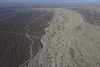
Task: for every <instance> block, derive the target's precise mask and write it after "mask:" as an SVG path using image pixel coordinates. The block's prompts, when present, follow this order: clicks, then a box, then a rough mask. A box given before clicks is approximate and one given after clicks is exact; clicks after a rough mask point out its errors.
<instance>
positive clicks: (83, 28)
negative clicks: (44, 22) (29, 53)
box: [28, 8, 100, 67]
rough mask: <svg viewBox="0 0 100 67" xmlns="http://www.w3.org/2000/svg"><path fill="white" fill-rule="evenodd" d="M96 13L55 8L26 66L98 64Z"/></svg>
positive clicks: (95, 66) (91, 66) (99, 40)
mask: <svg viewBox="0 0 100 67" xmlns="http://www.w3.org/2000/svg"><path fill="white" fill-rule="evenodd" d="M99 18H100V12H97V11H94V10H92V9H91V10H90V9H76V10H75V9H67V8H66V9H65V8H56V9H55V12H54V16H53V19H52V20H51V22H50V25H49V27H47V28H46V29H45V34H44V35H43V36H42V38H41V43H42V44H43V48H42V49H40V50H39V52H38V53H37V55H36V56H35V57H34V58H33V59H31V61H30V62H29V64H28V67H100V20H99Z"/></svg>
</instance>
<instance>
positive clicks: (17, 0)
mask: <svg viewBox="0 0 100 67" xmlns="http://www.w3.org/2000/svg"><path fill="white" fill-rule="evenodd" d="M0 3H100V0H13V1H12V0H0Z"/></svg>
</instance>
